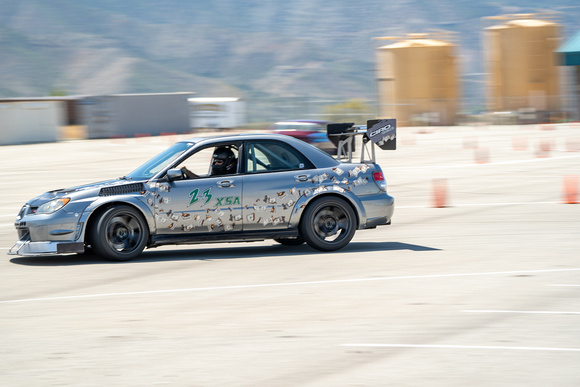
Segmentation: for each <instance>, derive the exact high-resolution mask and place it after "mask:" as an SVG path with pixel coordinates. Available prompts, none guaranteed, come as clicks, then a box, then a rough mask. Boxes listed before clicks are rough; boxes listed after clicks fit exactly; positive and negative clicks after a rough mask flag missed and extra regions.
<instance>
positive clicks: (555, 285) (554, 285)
mask: <svg viewBox="0 0 580 387" xmlns="http://www.w3.org/2000/svg"><path fill="white" fill-rule="evenodd" d="M548 286H580V285H566V284H553V285H548Z"/></svg>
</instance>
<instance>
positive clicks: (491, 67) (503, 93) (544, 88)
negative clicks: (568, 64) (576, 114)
mask: <svg viewBox="0 0 580 387" xmlns="http://www.w3.org/2000/svg"><path fill="white" fill-rule="evenodd" d="M494 19H500V20H501V19H503V20H504V21H503V22H502V23H501V24H497V25H493V26H491V27H487V28H485V29H484V32H483V40H484V50H485V53H484V54H485V59H486V73H487V79H486V93H487V95H486V98H487V106H488V110H489V111H491V112H518V111H520V112H521V111H527V112H529V111H535V112H537V113H538V114H539V117H538V120H541V119H542V118H541V117H542V115H544V116H549V115H550V114H551V113H555V112H558V111H560V110H561V106H560V104H561V102H560V90H559V76H558V67H557V66H558V65H557V62H556V59H557V58H556V55H555V53H554V52H555V51H556V50H557V48H558V46H559V42H560V38H559V36H560V35H559V34H560V27H559V25H558V24H556V23H554V22H552V21H550V20H548V19H542V15H531V14H521V15H507V16H503V17H498V18H494Z"/></svg>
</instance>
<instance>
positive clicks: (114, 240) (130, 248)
mask: <svg viewBox="0 0 580 387" xmlns="http://www.w3.org/2000/svg"><path fill="white" fill-rule="evenodd" d="M90 234H91V243H92V248H93V250H94V251H95V253H96V254H97V255H99V256H100V257H102V258H105V259H108V260H111V261H128V260H131V259H133V258H135V257H137V256H138V255H139V254H141V252H142V251H143V249H144V248H145V246H146V245H147V240H148V238H149V231H148V228H147V224H146V222H145V219H143V216H142V215H141V213H140V212H139V211H138V210H136V209H135V208H133V207H130V206H126V205H117V206H113V207H110V208H108V209H107V210H105V212H103V213H101V214H100V215H99V216H98V218H97V219H96V220H95V223H94V225H93V227H92V228H91V233H90Z"/></svg>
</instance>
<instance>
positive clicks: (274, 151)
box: [245, 142, 313, 173]
mask: <svg viewBox="0 0 580 387" xmlns="http://www.w3.org/2000/svg"><path fill="white" fill-rule="evenodd" d="M308 168H313V166H312V163H310V161H309V160H307V159H306V158H305V157H304V156H303V155H302V154H300V153H299V152H297V151H296V150H295V149H293V148H291V147H289V146H287V145H284V144H280V143H276V142H256V143H248V144H247V145H246V171H245V172H246V173H258V172H268V171H288V170H294V169H308Z"/></svg>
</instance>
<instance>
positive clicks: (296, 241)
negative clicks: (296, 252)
mask: <svg viewBox="0 0 580 387" xmlns="http://www.w3.org/2000/svg"><path fill="white" fill-rule="evenodd" d="M274 241H276V242H278V243H280V244H281V245H283V246H300V245H301V244H303V243H304V242H305V241H304V238H302V237H298V238H275V239H274Z"/></svg>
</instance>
